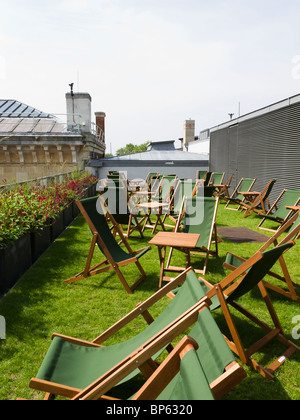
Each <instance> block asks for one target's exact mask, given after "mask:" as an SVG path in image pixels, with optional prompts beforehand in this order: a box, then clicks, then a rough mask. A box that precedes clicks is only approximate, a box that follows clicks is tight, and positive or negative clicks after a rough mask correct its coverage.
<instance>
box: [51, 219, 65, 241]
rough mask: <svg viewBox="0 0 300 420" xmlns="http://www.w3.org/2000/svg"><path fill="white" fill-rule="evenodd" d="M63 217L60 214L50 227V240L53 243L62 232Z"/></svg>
mask: <svg viewBox="0 0 300 420" xmlns="http://www.w3.org/2000/svg"><path fill="white" fill-rule="evenodd" d="M64 229H65V226H64V215H63V213H61V214H60V215H59V216H58V217H57V218H56V220H55V222H54V223H53V224H52V225H51V240H52V241H54V240H55V239H56V238H58V236H59V235H60V234H61V233H62V232H63V231H64Z"/></svg>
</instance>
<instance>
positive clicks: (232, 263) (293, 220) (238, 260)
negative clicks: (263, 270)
mask: <svg viewBox="0 0 300 420" xmlns="http://www.w3.org/2000/svg"><path fill="white" fill-rule="evenodd" d="M299 232H300V211H299V212H298V213H295V214H294V215H293V216H291V217H290V219H289V220H288V221H287V222H286V223H284V224H283V225H281V226H280V227H279V229H278V230H277V231H276V232H275V234H274V235H273V236H272V237H271V238H270V239H268V240H267V241H266V243H265V244H264V245H262V247H261V248H260V249H259V251H261V252H264V251H266V250H267V249H268V248H270V246H277V245H278V240H279V238H280V237H282V235H285V237H284V239H282V241H281V243H285V242H286V241H295V240H296V239H297V238H298V236H299ZM244 261H245V259H244V258H242V257H241V256H238V255H235V254H232V253H227V256H226V260H225V262H224V264H223V266H224V267H225V268H228V269H230V270H235V269H236V268H237V267H239V266H240V265H241V264H242V263H243V262H244ZM278 262H279V264H280V266H281V271H282V274H281V275H280V274H279V273H278V272H274V271H271V270H270V271H269V272H268V276H269V277H268V281H267V280H266V279H265V280H264V286H265V287H267V288H268V289H271V290H273V291H274V292H276V293H280V294H281V295H283V296H285V297H286V298H289V299H291V300H293V301H295V302H300V297H299V296H298V294H297V291H296V290H297V289H300V285H299V284H298V283H295V282H294V281H292V279H291V276H290V273H289V270H288V267H287V264H286V261H285V259H284V257H283V256H280V257H279V259H278ZM271 278H273V279H277V280H279V281H280V282H283V283H285V285H284V288H283V287H281V286H280V285H279V284H278V283H279V282H277V284H275V282H274V281H272V282H271Z"/></svg>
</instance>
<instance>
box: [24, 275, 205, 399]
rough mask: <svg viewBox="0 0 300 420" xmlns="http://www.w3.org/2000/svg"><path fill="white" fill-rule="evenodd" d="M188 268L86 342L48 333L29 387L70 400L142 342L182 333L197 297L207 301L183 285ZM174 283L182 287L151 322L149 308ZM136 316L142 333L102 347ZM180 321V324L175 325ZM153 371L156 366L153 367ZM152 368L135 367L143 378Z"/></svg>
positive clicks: (196, 309) (197, 303)
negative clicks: (163, 334) (48, 341)
mask: <svg viewBox="0 0 300 420" xmlns="http://www.w3.org/2000/svg"><path fill="white" fill-rule="evenodd" d="M189 270H190V269H189ZM189 270H186V271H185V272H184V273H182V274H180V275H179V276H178V277H177V278H176V279H174V281H172V282H170V283H168V284H167V285H166V286H165V287H164V288H162V289H160V290H159V291H158V292H156V293H155V294H154V295H152V296H151V297H150V298H148V299H147V300H146V301H144V302H143V303H140V304H139V305H137V307H136V308H135V309H134V310H133V311H131V312H130V313H129V314H128V315H126V316H125V317H124V318H122V319H121V320H120V321H118V322H117V323H116V324H114V325H113V326H112V327H111V328H109V329H108V330H106V331H105V332H104V333H102V334H101V335H100V336H98V337H97V338H95V339H94V340H93V341H92V342H87V341H83V340H78V339H76V338H72V337H66V336H62V335H58V334H54V335H53V336H52V342H51V345H50V347H49V350H48V352H47V354H46V356H45V358H44V360H43V362H42V364H41V367H40V369H39V372H38V374H37V376H36V377H35V378H33V379H32V380H31V381H30V385H29V386H30V388H33V389H37V390H40V391H43V392H46V393H48V397H50V394H54V395H61V396H65V397H68V398H73V397H74V396H76V395H77V394H78V392H79V391H80V390H84V389H85V388H86V387H88V386H89V385H90V384H92V383H94V381H96V380H97V379H98V378H100V377H101V376H102V375H103V374H105V373H106V372H108V371H109V370H110V369H112V368H114V367H115V366H116V365H117V364H118V363H120V362H122V361H123V359H125V358H127V357H128V356H129V355H130V354H132V353H133V352H135V351H136V350H137V349H139V348H140V347H143V346H144V345H145V343H147V342H148V340H151V339H153V337H155V336H156V335H157V334H160V333H161V332H162V331H164V330H165V329H166V328H167V327H168V326H170V325H175V327H176V331H175V335H174V337H173V338H175V337H177V336H178V334H181V333H183V332H184V331H185V329H187V328H189V327H190V326H191V325H192V324H193V323H194V322H196V320H197V316H198V312H199V309H200V308H202V306H203V298H204V303H205V302H206V301H207V298H206V297H204V295H203V291H202V288H201V287H199V286H200V284H199V283H198V282H197V283H196V284H194V282H192V283H190V281H189V280H188V279H187V281H185V278H186V273H188V272H189ZM180 284H183V285H182V287H181V288H180V292H179V293H178V294H177V296H176V297H175V298H174V299H173V300H172V301H170V302H169V303H168V305H167V306H166V307H165V309H164V310H163V312H162V313H161V314H160V315H159V316H158V317H157V318H156V319H155V320H153V318H152V316H151V314H150V312H149V308H151V307H152V306H153V305H154V304H155V303H157V302H159V301H160V300H162V299H164V298H165V296H166V295H167V294H168V293H170V292H171V291H172V289H173V288H174V287H178V286H179V285H180ZM205 304H206V303H205ZM140 315H142V316H143V317H144V318H145V320H146V321H147V323H148V324H149V325H148V326H147V327H145V329H144V330H142V331H141V332H140V333H138V334H137V335H135V336H133V337H132V338H130V339H128V340H127V341H124V342H120V343H118V344H114V345H108V346H105V342H106V341H107V340H108V339H109V338H111V337H112V336H113V335H114V334H116V333H118V334H120V333H121V332H122V328H127V329H128V328H129V327H128V324H130V323H131V322H133V321H134V320H135V319H136V318H137V317H138V316H140ZM190 316H192V319H190ZM183 318H184V323H181V320H182V319H183ZM177 323H178V325H177ZM173 338H172V339H173ZM168 344H169V342H167V343H165V345H164V346H163V347H162V348H158V350H157V356H158V355H159V354H161V352H162V351H163V349H164V348H166V347H167V346H168ZM155 358H156V356H154V360H155ZM156 367H157V365H155V368H156ZM152 368H153V365H152V367H151V364H149V367H147V366H146V367H145V366H144V369H142V368H141V371H142V373H143V374H144V375H145V374H146V377H149V376H150V375H151V374H152V373H153V369H152ZM149 369H150V372H149ZM137 373H138V370H137V368H135V369H134V371H132V372H130V374H129V375H126V376H125V377H124V378H123V379H124V381H128V380H129V379H130V378H132V377H134V376H135V375H136V374H137ZM119 382H123V380H122V381H121V380H120V381H118V382H117V383H119Z"/></svg>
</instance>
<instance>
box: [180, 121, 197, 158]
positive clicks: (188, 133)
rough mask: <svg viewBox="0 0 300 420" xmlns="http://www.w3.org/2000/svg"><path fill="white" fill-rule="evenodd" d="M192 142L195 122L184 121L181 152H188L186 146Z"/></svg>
mask: <svg viewBox="0 0 300 420" xmlns="http://www.w3.org/2000/svg"><path fill="white" fill-rule="evenodd" d="M192 141H195V121H194V120H186V121H185V122H184V134H183V151H185V152H186V151H188V144H189V143H190V142H192Z"/></svg>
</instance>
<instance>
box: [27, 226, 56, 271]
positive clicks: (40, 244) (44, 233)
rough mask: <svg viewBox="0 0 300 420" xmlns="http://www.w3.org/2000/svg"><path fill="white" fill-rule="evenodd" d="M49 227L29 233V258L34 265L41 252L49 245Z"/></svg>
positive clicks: (50, 239)
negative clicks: (30, 257)
mask: <svg viewBox="0 0 300 420" xmlns="http://www.w3.org/2000/svg"><path fill="white" fill-rule="evenodd" d="M51 242H52V238H51V226H45V227H44V229H42V230H37V231H35V232H32V233H31V256H32V263H34V262H35V261H36V260H37V259H38V258H39V256H40V255H42V254H43V252H45V251H46V249H47V248H48V247H49V246H50V245H51Z"/></svg>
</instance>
